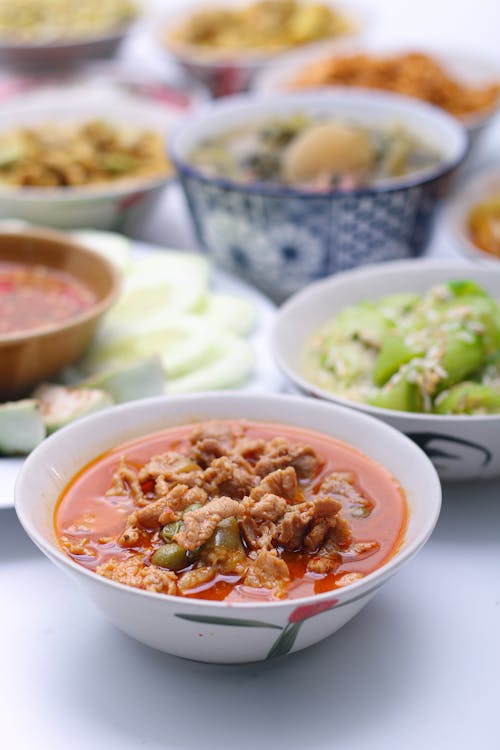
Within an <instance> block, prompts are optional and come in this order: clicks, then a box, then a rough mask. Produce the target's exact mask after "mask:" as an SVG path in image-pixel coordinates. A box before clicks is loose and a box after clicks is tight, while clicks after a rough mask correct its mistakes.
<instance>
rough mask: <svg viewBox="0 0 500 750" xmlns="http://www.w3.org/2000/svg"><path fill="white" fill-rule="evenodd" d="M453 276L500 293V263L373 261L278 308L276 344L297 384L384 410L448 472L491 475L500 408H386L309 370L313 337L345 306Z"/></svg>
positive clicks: (367, 409) (383, 415)
mask: <svg viewBox="0 0 500 750" xmlns="http://www.w3.org/2000/svg"><path fill="white" fill-rule="evenodd" d="M451 279H472V280H474V281H477V282H478V283H479V284H481V285H482V286H484V287H485V289H487V290H488V292H489V293H490V294H491V295H492V296H493V297H494V298H495V299H497V300H500V270H497V271H495V270H490V269H486V268H479V267H477V266H472V265H465V266H464V265H462V264H460V262H458V263H457V262H453V261H447V262H445V261H433V260H419V261H398V262H396V263H383V264H381V265H379V266H375V265H373V266H370V267H365V268H362V269H361V268H360V269H357V270H355V271H349V272H346V273H342V274H338V275H337V276H331V277H329V278H327V279H324V280H323V281H320V282H317V283H316V284H312V285H311V286H309V287H308V288H307V289H305V290H304V291H302V292H299V293H298V294H296V295H295V296H294V297H292V298H291V299H290V300H289V301H288V302H287V303H286V304H285V305H283V307H282V308H281V309H280V310H279V312H278V316H277V319H276V323H275V325H274V329H273V334H272V347H273V351H274V352H275V355H276V360H277V362H278V365H279V366H280V368H281V370H282V371H283V373H284V374H285V375H286V377H287V378H288V379H289V382H290V383H291V384H292V386H293V387H294V388H295V389H297V390H298V391H299V392H301V393H304V394H308V395H310V396H314V397H317V398H321V399H326V400H327V401H332V402H334V403H338V404H342V405H344V406H349V407H351V408H352V409H356V410H358V411H362V412H364V413H366V414H370V415H372V416H374V417H378V418H379V419H381V420H383V421H384V422H386V423H387V424H390V425H391V426H392V427H396V428H397V429H398V430H401V431H402V432H404V433H405V434H406V435H408V436H410V437H411V438H412V439H413V440H414V441H415V442H416V443H418V445H420V447H421V448H423V450H424V451H425V452H426V453H427V455H428V456H429V458H431V460H432V461H433V463H434V465H435V467H436V469H437V470H438V473H439V476H440V477H441V479H444V480H461V479H489V478H491V477H496V476H499V475H500V414H496V415H495V414H491V415H484V416H470V415H468V416H458V415H457V416H443V415H438V414H416V413H410V412H404V411H396V410H392V409H380V408H378V407H375V406H369V405H367V404H360V403H355V402H354V401H348V400H347V399H345V398H342V397H341V396H337V395H336V394H335V393H332V392H329V391H325V390H323V389H322V388H320V387H319V386H317V385H315V384H313V383H310V382H309V381H308V380H307V379H306V378H305V377H304V375H303V374H302V356H303V352H304V347H305V345H306V343H307V342H308V341H309V340H310V338H311V337H312V336H313V334H314V333H315V332H316V331H317V330H318V329H319V328H321V326H322V325H323V324H324V323H326V322H327V321H328V320H329V319H331V318H332V317H333V316H334V315H336V314H337V313H338V312H340V310H342V309H343V308H345V307H347V306H348V305H352V304H355V303H356V302H360V301H361V300H365V299H377V298H380V297H383V296H384V295H386V294H392V293H395V292H419V293H422V292H425V291H426V290H428V289H429V288H430V287H431V286H432V285H433V284H438V283H439V282H441V281H448V280H451Z"/></svg>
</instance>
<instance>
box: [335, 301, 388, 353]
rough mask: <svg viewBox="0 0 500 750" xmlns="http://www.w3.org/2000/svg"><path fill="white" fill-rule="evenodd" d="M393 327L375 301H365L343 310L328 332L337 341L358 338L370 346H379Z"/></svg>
mask: <svg viewBox="0 0 500 750" xmlns="http://www.w3.org/2000/svg"><path fill="white" fill-rule="evenodd" d="M391 327H392V326H391V324H390V323H389V322H388V321H387V320H385V319H384V317H383V316H382V314H381V312H380V311H379V309H378V307H377V305H376V304H375V303H373V302H367V301H364V302H360V303H358V304H357V305H353V306H352V307H346V308H345V309H344V310H342V311H341V312H340V313H339V314H338V315H337V317H336V318H335V320H334V322H333V324H332V326H331V328H330V329H329V331H328V333H330V334H331V335H332V337H333V339H334V340H336V341H338V340H339V339H340V340H344V341H345V340H346V339H347V340H349V339H358V340H359V341H362V342H363V343H365V344H367V345H368V346H374V347H377V348H378V347H380V346H381V345H382V342H383V340H384V337H385V336H386V335H387V333H388V331H390V329H391Z"/></svg>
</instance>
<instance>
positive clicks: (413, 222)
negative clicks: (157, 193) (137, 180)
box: [171, 88, 468, 299]
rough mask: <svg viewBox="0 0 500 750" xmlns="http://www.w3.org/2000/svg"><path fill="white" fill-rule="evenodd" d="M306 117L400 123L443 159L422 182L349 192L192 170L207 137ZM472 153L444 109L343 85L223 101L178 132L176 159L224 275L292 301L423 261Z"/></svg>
mask: <svg viewBox="0 0 500 750" xmlns="http://www.w3.org/2000/svg"><path fill="white" fill-rule="evenodd" d="M297 111H306V112H309V113H311V114H313V115H317V114H331V115H335V116H337V117H339V118H344V119H348V120H349V121H351V122H359V123H363V124H365V125H366V124H371V125H377V124H378V125H382V126H384V125H387V124H389V123H391V122H398V123H401V124H402V125H404V126H406V127H407V128H408V129H409V130H410V131H412V132H413V133H414V134H415V135H416V136H418V137H421V138H422V139H424V140H425V141H427V142H429V143H430V144H432V145H433V146H434V147H436V148H437V150H438V151H439V152H441V153H442V155H443V158H442V161H441V163H440V164H439V165H438V166H437V167H434V168H432V169H428V170H425V171H421V172H419V174H418V175H413V176H412V175H409V176H408V177H405V178H401V179H397V180H391V181H390V182H386V183H385V184H384V185H382V184H380V185H378V186H374V187H371V188H368V189H361V190H355V191H352V192H349V193H340V192H335V191H333V190H332V191H331V192H327V193H312V192H306V191H304V190H303V189H294V188H290V187H283V186H270V185H263V184H257V183H251V184H241V183H237V182H234V181H232V180H228V179H223V178H216V177H208V176H206V175H204V174H202V173H201V172H200V171H198V170H197V169H195V168H194V167H192V166H191V165H190V164H189V154H190V152H191V150H192V149H193V147H194V146H195V145H197V144H198V143H199V142H200V141H201V140H203V139H205V138H207V137H210V136H212V135H214V134H216V133H219V132H221V131H222V132H223V131H224V130H227V129H229V128H232V127H235V126H239V125H242V124H243V123H248V122H249V121H252V120H254V119H255V120H260V119H264V118H266V117H272V116H277V115H280V116H283V115H286V114H287V113H293V112H297ZM467 147H468V141H467V134H466V131H465V129H464V128H463V127H462V126H461V125H460V124H459V123H458V122H457V121H456V120H455V119H453V118H452V117H450V116H449V115H447V114H445V113H444V112H442V111H441V110H438V109H436V108H434V107H431V106H430V105H427V104H424V103H422V102H418V101H416V100H415V99H409V98H406V97H400V96H396V95H393V94H387V93H383V92H379V91H365V90H361V89H358V90H353V89H342V88H338V89H331V90H329V91H328V92H326V91H316V92H314V91H313V92H305V93H300V94H273V95H272V96H265V97H260V96H259V97H252V96H248V95H247V96H238V97H229V98H227V99H224V100H220V101H217V102H215V103H213V104H211V105H208V106H206V107H203V108H202V109H200V110H199V111H198V112H197V113H196V114H195V115H194V116H192V117H191V118H190V119H188V120H186V121H184V122H183V123H182V124H181V125H180V126H179V127H178V129H177V130H176V132H175V134H174V137H173V139H172V142H171V156H172V159H173V161H174V163H175V165H176V168H177V170H178V173H179V177H180V180H181V183H182V186H183V188H184V192H185V194H186V198H187V201H188V204H189V208H190V211H191V215H192V217H193V221H194V224H195V228H196V232H197V236H198V239H199V241H200V243H201V245H202V246H203V247H204V248H205V249H206V251H207V252H208V253H209V254H210V255H212V257H213V259H214V260H215V262H216V263H218V264H219V265H220V266H222V267H223V268H226V269H228V270H230V271H232V272H236V273H238V274H239V275H241V276H244V277H246V278H247V279H249V280H250V281H252V282H253V283H254V284H256V285H257V286H259V287H260V288H261V289H263V290H264V291H265V292H267V293H268V294H270V295H271V296H272V297H274V298H275V299H283V298H285V297H287V296H288V295H289V294H292V293H293V292H295V291H297V290H298V289H300V288H302V287H304V286H305V285H306V284H308V283H310V282H311V281H315V280H317V279H319V278H322V277H323V276H326V275H328V274H331V273H335V272H337V271H343V270H345V269H348V268H352V267H354V266H359V265H362V264H365V263H373V262H377V261H384V260H396V259H403V258H411V257H414V256H417V255H420V254H421V253H422V252H423V250H424V249H425V246H426V244H427V241H428V238H429V235H430V232H431V229H432V218H433V215H434V210H435V208H436V205H437V202H438V199H439V197H440V196H441V195H442V194H443V192H444V191H445V189H446V185H447V182H448V180H449V178H450V175H451V173H452V172H453V171H454V170H455V168H456V167H457V166H458V165H459V164H460V163H461V161H462V160H463V159H464V157H465V155H466V152H467Z"/></svg>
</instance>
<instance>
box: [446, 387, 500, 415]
mask: <svg viewBox="0 0 500 750" xmlns="http://www.w3.org/2000/svg"><path fill="white" fill-rule="evenodd" d="M434 411H435V412H436V414H477V413H479V414H484V413H485V412H486V413H487V414H498V413H499V412H500V388H495V387H493V386H488V385H481V384H480V383H471V382H467V383H459V384H458V385H455V386H453V387H452V388H450V389H449V390H448V391H444V392H443V393H442V394H441V395H440V396H439V397H438V399H436V402H435V404H434Z"/></svg>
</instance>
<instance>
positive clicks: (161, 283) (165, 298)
mask: <svg viewBox="0 0 500 750" xmlns="http://www.w3.org/2000/svg"><path fill="white" fill-rule="evenodd" d="M208 284H209V265H208V262H207V260H206V259H205V258H203V257H201V256H200V255H195V254H194V253H181V252H169V253H164V254H160V253H158V256H153V257H150V258H145V259H144V260H138V261H136V262H135V263H134V264H133V266H132V269H131V272H130V273H129V274H128V275H127V276H126V278H125V282H124V288H123V292H122V294H121V296H120V298H119V300H118V302H117V303H116V305H114V307H113V309H112V310H110V312H109V313H108V314H107V316H106V318H105V320H104V322H103V326H102V329H103V331H109V332H111V333H113V332H120V331H121V330H123V329H124V328H126V327H127V326H130V325H133V324H135V323H137V321H141V320H145V319H147V318H148V317H149V316H151V315H154V314H156V313H158V312H159V311H162V310H167V309H168V310H169V311H170V314H172V313H173V312H177V313H178V312H190V311H195V310H196V309H197V308H199V307H201V306H202V305H203V304H204V303H205V301H206V298H207V295H208Z"/></svg>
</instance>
